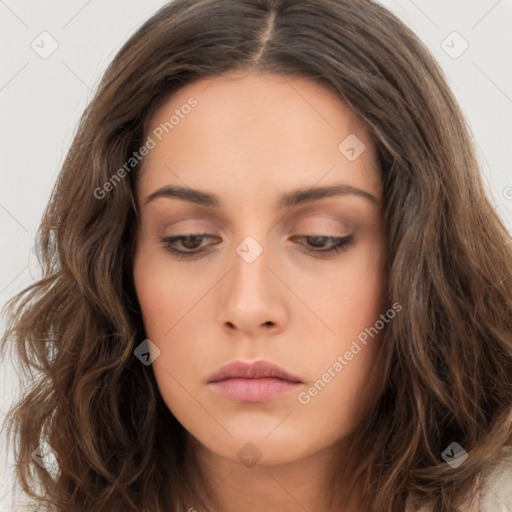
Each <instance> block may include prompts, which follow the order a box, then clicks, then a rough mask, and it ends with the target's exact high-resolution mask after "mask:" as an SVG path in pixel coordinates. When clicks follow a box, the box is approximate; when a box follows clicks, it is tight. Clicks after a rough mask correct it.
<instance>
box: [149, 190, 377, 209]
mask: <svg viewBox="0 0 512 512" xmlns="http://www.w3.org/2000/svg"><path fill="white" fill-rule="evenodd" d="M346 195H355V196H358V197H362V198H364V199H367V200H369V201H371V202H372V203H374V204H378V200H377V198H376V197H375V196H374V195H373V194H370V193H369V192H366V191H365V190H361V189H359V188H356V187H353V186H351V185H343V184H337V185H330V186H325V187H311V188H300V189H297V190H294V191H292V192H286V193H285V194H283V195H282V196H281V197H280V198H279V200H278V201H277V204H276V208H278V209H280V208H290V207H292V206H296V205H298V204H301V203H306V202H311V201H318V200H320V199H324V198H327V197H333V196H346ZM162 197H165V198H170V199H180V200H182V201H189V202H191V203H195V204H198V205H202V206H208V207H212V208H220V207H221V206H222V203H221V201H220V199H219V198H218V197H217V196H216V195H215V194H212V193H209V192H204V191H202V190H197V189H193V188H189V187H182V186H179V185H165V186H163V187H161V188H159V189H157V190H155V191H154V192H153V193H152V194H150V195H149V196H148V197H147V198H146V200H145V201H144V204H148V203H150V202H151V201H154V200H155V199H158V198H162Z"/></svg>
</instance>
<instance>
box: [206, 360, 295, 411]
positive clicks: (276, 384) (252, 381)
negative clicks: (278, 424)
mask: <svg viewBox="0 0 512 512" xmlns="http://www.w3.org/2000/svg"><path fill="white" fill-rule="evenodd" d="M207 382H208V385H209V386H210V387H211V388H212V389H213V390H214V391H215V392H217V393H219V394H221V395H223V396H225V397H226V398H229V399H231V400H235V401H237V402H253V403H254V402H267V401H269V400H272V399H275V398H278V397H280V396H283V395H285V394H288V393H290V392H292V391H294V390H296V389H297V387H298V386H300V385H301V384H304V382H303V381H302V380H301V379H300V378H299V377H297V376H295V375H292V374H291V373H289V372H287V371H285V370H284V369H283V368H281V367H279V366H277V365H276V364H274V363H271V362H269V361H262V360H260V361H255V362H252V363H247V362H243V361H235V362H233V363H229V364H227V365H226V366H223V367H222V368H221V369H220V370H219V371H218V372H216V373H214V374H213V375H211V376H210V377H209V379H208V381H207Z"/></svg>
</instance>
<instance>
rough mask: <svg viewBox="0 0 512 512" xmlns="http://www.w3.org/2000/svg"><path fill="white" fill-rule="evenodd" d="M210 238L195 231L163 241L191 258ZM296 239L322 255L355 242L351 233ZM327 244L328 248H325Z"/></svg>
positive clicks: (338, 250)
mask: <svg viewBox="0 0 512 512" xmlns="http://www.w3.org/2000/svg"><path fill="white" fill-rule="evenodd" d="M208 238H213V237H212V236H210V235H207V234H206V233H194V234H188V235H176V236H168V237H163V238H162V239H161V241H162V242H163V243H164V247H165V249H166V250H168V251H169V252H170V253H171V254H173V255H174V256H176V257H177V258H182V259H186V258H189V259H191V258H195V257H198V255H200V254H202V253H204V252H205V251H206V250H205V249H203V248H201V243H202V242H203V241H204V240H205V239H208ZM295 239H299V240H307V241H308V242H307V244H301V245H307V247H306V250H307V251H308V252H309V253H311V254H313V255H319V256H322V255H327V254H336V253H339V252H341V251H343V250H345V249H347V248H348V247H349V246H350V245H351V244H352V243H353V239H354V236H353V235H349V236H344V237H336V236H328V235H303V236H299V237H295ZM327 242H329V243H327ZM177 244H181V246H182V247H183V248H184V249H185V250H182V249H177V248H176V245H177ZM326 246H327V248H325V247H326ZM319 247H320V248H319Z"/></svg>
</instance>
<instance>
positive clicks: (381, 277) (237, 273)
mask: <svg viewBox="0 0 512 512" xmlns="http://www.w3.org/2000/svg"><path fill="white" fill-rule="evenodd" d="M191 96H193V97H194V98H196V99H197V101H198V104H197V106H196V107H195V108H194V109H192V110H191V112H190V113H189V114H188V115H186V116H184V117H183V118H182V119H180V122H179V124H177V125H176V126H175V127H174V128H173V130H172V131H170V132H169V134H168V135H166V136H165V137H163V138H162V141H159V142H158V143H157V145H156V147H155V148H153V149H152V150H151V151H150V152H149V154H148V155H147V157H146V159H145V161H144V165H143V169H142V171H141V172H140V175H139V176H138V181H137V185H136V196H137V204H138V209H139V215H140V225H139V226H138V241H137V250H136V255H135V262H134V269H133V272H134V280H135V286H136V291H137V295H138V299H139V303H140V307H141V310H142V315H143V320H144V325H145V329H146V335H147V337H148V338H149V339H150V340H151V341H152V342H153V343H154V344H155V345H156V346H158V348H159V350H160V354H159V356H158V357H157V358H156V359H155V360H154V362H153V363H152V368H153V371H154V374H155V377H156V380H157V383H158V387H159V389H160V392H161V394H162V397H163V399H164V400H165V402H166V404H167V405H168V407H169V409H170V410H171V411H172V412H173V414H174V415H175V416H176V418H177V419H178V420H179V422H180V423H181V424H182V425H183V426H184V427H185V429H186V430H187V432H188V440H189V442H188V445H187V448H188V451H189V453H190V454H191V455H192V454H193V455H194V456H195V457H196V459H197V464H198V466H196V467H197V468H198V469H200V470H201V472H202V473H203V474H204V475H206V478H207V479H208V481H209V482H211V483H212V487H215V490H214V491H212V492H211V493H210V494H209V499H211V500H212V501H213V500H215V501H216V506H217V507H218V509H220V510H223V511H226V512H231V511H235V510H237V511H238V510H245V511H249V512H250V511H256V510H258V511H261V510H268V511H278V510H279V511H296V510H304V509H306V510H340V508H337V506H336V505H334V504H333V503H330V502H329V500H328V495H329V493H328V489H327V483H326V481H327V476H328V475H329V474H331V472H332V470H333V464H334V461H335V460H338V459H339V458H340V457H342V456H343V453H344V452H345V451H346V450H347V448H348V446H350V441H351V437H352V436H353V434H354V432H355V431H356V429H357V427H358V425H359V424H360V422H361V420H362V418H363V416H364V414H365V413H366V412H367V411H368V408H369V407H370V406H371V405H372V403H373V402H374V401H375V400H376V398H377V396H378V392H379V388H380V387H379V386H377V385H370V383H369V380H370V375H371V374H374V376H375V375H376V374H378V372H379V368H374V363H375V360H376V356H377V352H378V349H379V347H380V338H381V333H379V335H377V336H375V337H374V338H373V339H372V338H370V339H369V342H368V344H367V345H366V346H364V347H363V348H362V350H361V351H360V352H359V353H357V355H355V356H354V358H353V359H352V360H351V361H349V362H348V364H347V366H345V367H344V368H343V370H342V371H341V372H339V373H337V374H336V376H335V377H334V378H332V379H331V381H330V382H329V383H328V384H327V385H326V386H325V387H324V388H323V389H322V391H321V392H318V393H317V395H316V396H314V397H312V398H311V400H310V402H309V403H307V404H305V405H304V404H302V403H300V402H299V400H298V398H297V395H298V393H299V392H300V391H307V390H308V389H309V388H310V387H311V386H312V385H313V383H314V382H315V381H317V380H318V379H319V378H321V377H322V375H323V374H324V373H325V372H326V370H327V369H328V368H329V367H332V365H333V363H334V362H335V361H336V358H337V357H338V355H340V354H344V353H345V352H346V351H347V350H348V349H349V348H350V345H351V342H352V341H353V340H355V339H356V337H357V335H358V334H359V333H361V332H362V331H364V329H365V328H368V327H370V326H373V325H374V324H375V322H376V320H377V319H378V318H379V315H380V314H382V313H385V311H386V309H387V307H386V305H385V304H384V303H383V300H382V298H383V291H384V288H385V273H384V254H385V234H384V228H383V224H382V182H381V178H380V176H379V172H378V166H377V157H376V152H375V146H374V143H373V141H372V137H371V132H370V130H369V129H368V127H367V126H366V125H365V123H364V122H363V121H362V120H361V119H360V118H359V117H358V116H356V114H355V113H354V112H353V111H352V110H351V109H350V108H349V107H348V106H347V105H346V104H344V103H343V102H342V101H341V100H340V99H339V97H338V96H336V95H335V94H334V93H333V92H332V91H330V90H329V89H328V88H326V87H325V86H324V85H322V84H319V83H317V82H314V81H312V80H309V79H305V78H297V77H293V78H291V77H286V78H284V77H282V76H280V75H274V74H262V73H258V72H255V71H251V72H246V73H230V74H225V75H221V76H219V77H216V78H215V79H211V78H210V79H200V80H197V81H195V82H191V83H188V84H187V85H186V86H184V87H182V88H181V89H180V90H178V91H177V92H175V93H174V94H173V95H172V96H171V97H170V98H169V99H168V100H167V101H166V102H165V103H163V104H162V105H161V106H160V107H159V109H158V111H157V112H156V113H155V114H154V116H153V118H152V119H151V122H150V126H149V130H148V134H151V131H152V130H153V129H154V128H155V127H158V126H159V125H160V123H163V122H165V121H167V120H168V119H169V118H170V116H171V115H172V114H173V112H174V110H175V109H179V108H180V107H181V106H182V105H184V104H186V103H187V100H188V99H189V98H190V97H191ZM350 134H355V135H357V137H358V138H359V139H360V140H361V141H362V142H363V143H364V145H365V147H366V149H365V150H364V151H363V152H362V154H361V155H360V156H359V157H358V158H357V159H355V160H354V161H349V160H348V159H347V158H346V157H345V155H344V154H342V153H341V152H340V150H339V149H338V146H339V144H340V142H342V141H343V140H344V139H345V138H346V137H347V136H348V135H350ZM169 184H172V185H182V186H186V187H188V188H194V189H200V190H202V191H206V192H210V193H214V194H216V195H217V196H218V197H219V201H220V202H221V204H222V206H221V207H219V208H214V207H206V206H200V205H196V204H193V203H192V202H189V201H185V200H181V199H177V198H169V197H159V198H156V199H154V200H153V201H151V202H149V203H145V201H146V198H147V197H148V196H149V195H150V194H152V193H153V192H155V191H156V190H157V189H159V188H160V187H163V186H166V185H169ZM334 184H345V185H350V186H352V187H356V188H358V189H360V190H363V191H365V192H367V193H368V194H371V195H373V196H374V197H375V201H371V200H369V199H367V198H365V197H361V196H358V195H355V194H345V195H336V196H332V197H327V198H322V199H319V200H314V201H308V202H307V203H304V204H299V205H296V206H294V207H292V208H284V209H283V208H282V209H276V207H275V204H276V202H277V200H278V198H279V197H280V195H281V194H283V193H286V192H290V191H292V190H295V189H298V188H305V189H309V188H311V187H313V186H327V185H334ZM190 233H198V234H201V233H207V234H208V235H210V236H211V237H212V238H206V239H199V240H197V241H196V242H195V245H192V244H190V243H189V245H188V246H187V245H184V244H183V243H180V242H177V243H175V244H174V247H175V248H178V249H180V250H183V251H187V250H189V251H193V250H201V249H204V250H205V251H206V252H205V253H203V254H202V255H199V257H196V258H195V259H185V260H181V259H178V258H176V257H175V256H174V255H172V254H171V253H170V252H169V251H168V249H167V248H166V244H165V243H164V242H162V241H161V239H162V237H164V236H176V235H180V234H190ZM314 235H326V236H336V237H344V236H347V235H353V236H354V242H353V244H352V245H349V246H348V247H346V249H345V250H344V251H342V252H340V253H337V254H331V255H326V256H322V255H321V254H318V253H314V252H313V250H314V249H318V248H320V249H322V248H328V247H329V241H326V242H324V244H325V245H324V246H315V245H314V240H311V239H304V238H302V239H298V238H297V237H299V236H314ZM247 236H251V237H253V238H254V239H255V240H256V241H257V242H258V244H259V245H260V246H261V248H262V249H263V252H262V253H261V254H260V255H259V257H258V258H257V259H256V260H255V261H253V262H252V263H248V262H247V261H245V260H244V259H243V258H242V257H241V256H240V255H239V253H237V251H236V249H237V247H238V246H239V245H240V243H241V242H242V241H243V240H244V239H245V238H246V237H247ZM308 248H309V250H308ZM256 359H265V360H268V361H272V362H274V363H276V364H278V365H279V366H281V367H282V368H284V369H285V370H287V371H289V372H290V373H293V374H295V375H297V376H299V377H300V378H301V379H302V381H303V383H304V384H302V385H300V387H299V388H298V389H297V390H296V391H293V392H291V393H288V394H286V395H283V396H281V397H278V398H275V399H272V400H269V401H267V402H263V403H247V402H237V401H233V400H231V399H229V398H226V397H224V396H222V395H219V394H218V393H216V392H215V391H214V390H212V389H211V387H210V386H209V385H208V384H207V383H206V380H207V378H208V377H209V376H210V375H211V374H212V373H213V372H215V371H217V370H218V369H219V368H221V367H222V366H223V365H225V364H227V363H229V362H232V361H235V360H245V361H252V360H256ZM248 442H250V443H252V444H253V445H254V446H256V447H257V449H258V450H259V452H260V454H261V458H260V459H259V460H258V462H257V464H256V465H254V466H252V467H247V466H246V465H245V464H243V463H242V462H241V460H239V457H238V456H237V453H238V451H239V450H240V449H241V448H242V447H243V446H244V445H246V443H248ZM246 449H247V448H246ZM249 450H252V448H251V449H249ZM221 482H222V485H220V483H221ZM205 494H206V493H205ZM341 494H342V491H340V495H341ZM190 500H191V501H190V507H191V508H192V509H194V508H195V509H199V507H198V504H197V500H195V498H194V496H190ZM367 509H368V504H367V503H364V502H363V500H362V498H361V496H359V495H357V494H355V495H354V498H353V499H352V500H351V501H350V503H349V504H348V505H347V506H346V507H345V508H343V510H345V511H347V512H350V511H356V510H357V511H358V512H364V511H365V510H367Z"/></svg>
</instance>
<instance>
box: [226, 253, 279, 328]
mask: <svg viewBox="0 0 512 512" xmlns="http://www.w3.org/2000/svg"><path fill="white" fill-rule="evenodd" d="M243 248H244V246H243V245H242V244H240V246H239V247H238V252H235V255H234V257H233V265H232V269H231V271H230V272H229V273H228V275H227V276H226V279H225V282H224V283H223V286H222V287H221V288H219V294H220V297H219V305H220V306H219V307H220V309H219V315H220V321H221V323H222V325H223V328H225V329H226V330H228V331H230V332H233V331H237V332H239V333H243V334H245V335H246V336H256V335H258V333H261V332H267V333H269V332H272V333H277V332H279V331H281V330H282V329H283V328H284V324H285V322H286V317H287V309H286V294H287V293H288V294H289V291H288V290H287V288H286V285H285V284H284V283H283V280H282V278H280V276H279V273H280V272H279V270H278V269H277V264H276V262H275V261H274V262H273V261H271V258H270V251H268V250H266V249H265V248H264V247H262V249H263V250H262V251H261V253H259V255H258V256H257V257H256V259H254V260H253V259H252V258H247V257H246V256H245V254H244V251H243ZM252 249H254V247H253V248H252Z"/></svg>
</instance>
